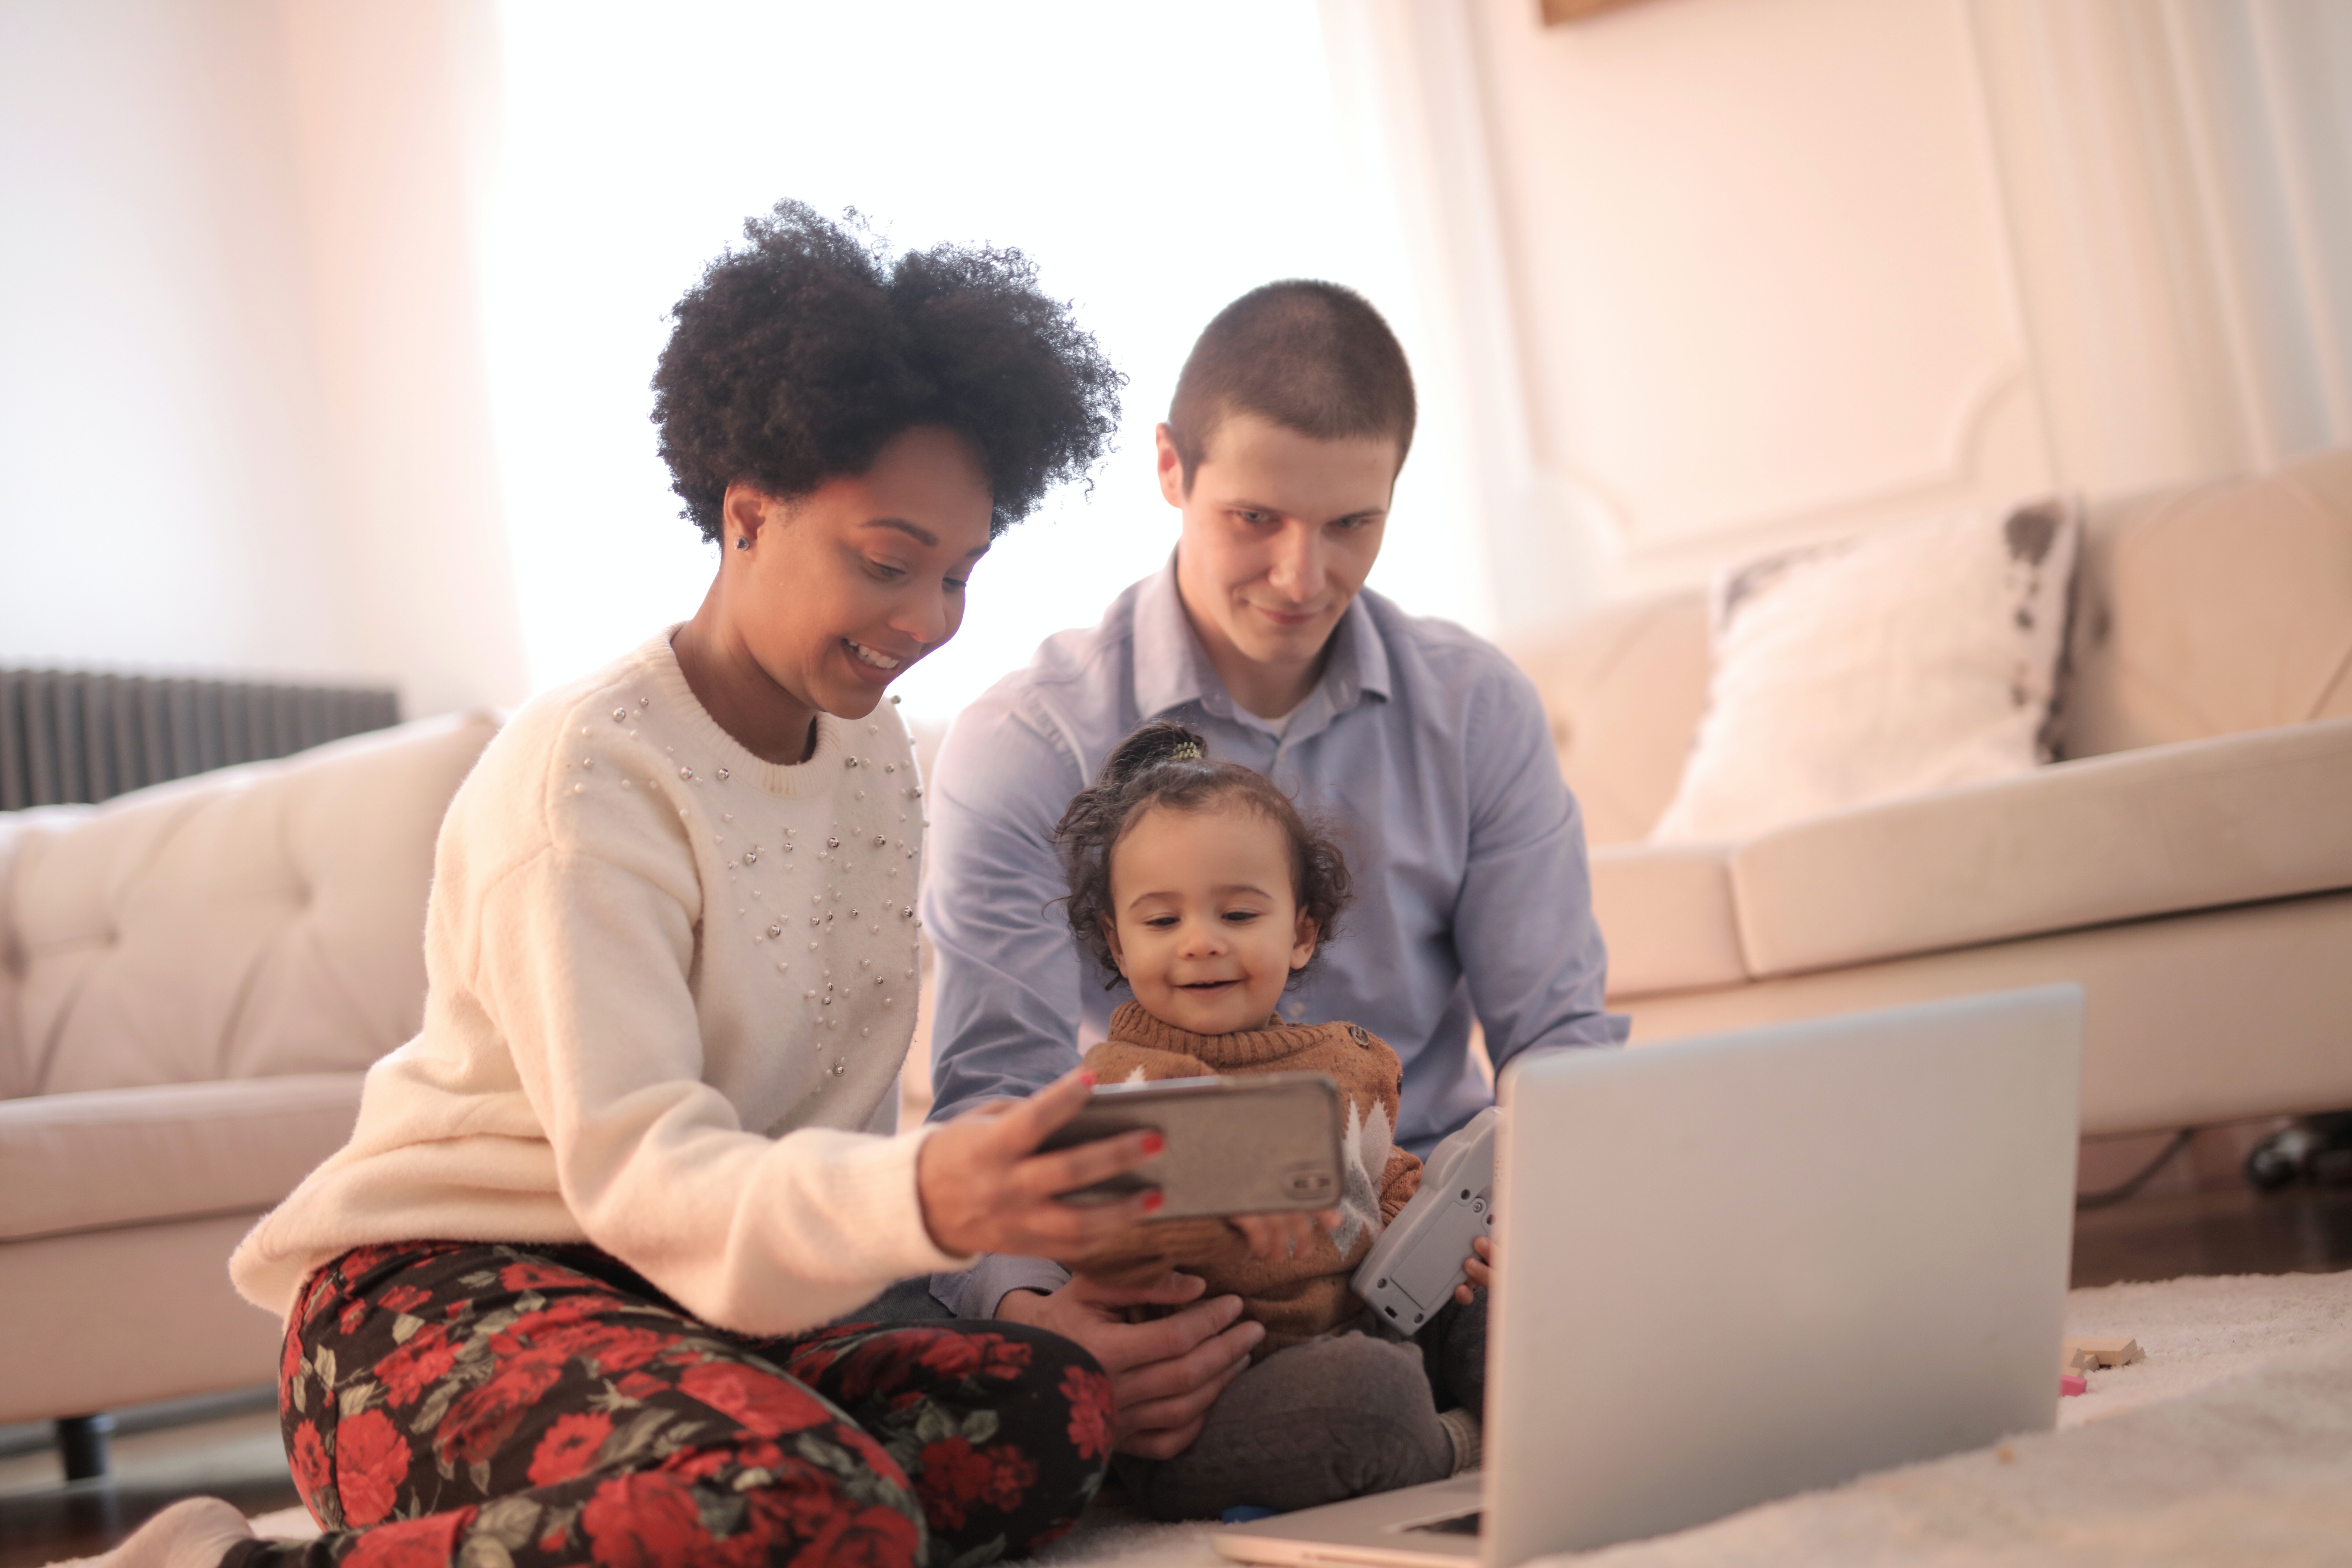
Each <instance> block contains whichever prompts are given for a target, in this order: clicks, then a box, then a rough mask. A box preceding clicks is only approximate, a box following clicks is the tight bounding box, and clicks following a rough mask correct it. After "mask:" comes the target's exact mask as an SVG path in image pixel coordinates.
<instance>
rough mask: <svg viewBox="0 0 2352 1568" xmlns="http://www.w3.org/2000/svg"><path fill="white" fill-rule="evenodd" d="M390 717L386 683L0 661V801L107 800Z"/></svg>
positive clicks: (394, 706) (386, 722) (5, 805)
mask: <svg viewBox="0 0 2352 1568" xmlns="http://www.w3.org/2000/svg"><path fill="white" fill-rule="evenodd" d="M399 722H400V698H399V695H398V694H397V693H395V692H393V691H388V690H372V689H363V688H358V687H342V686H264V685H253V684H247V683H243V682H238V681H224V680H178V679H156V678H152V677H149V676H142V675H97V674H82V673H79V672H76V671H72V670H56V669H0V811H18V810H22V809H23V808H24V807H26V806H28V805H62V804H65V803H67V802H72V801H100V800H106V799H108V798H110V797H111V796H114V795H121V794H123V793H124V792H125V791H127V790H134V789H138V788H141V787H142V786H143V785H146V784H161V783H163V781H164V780H165V779H176V778H184V777H185V776H186V775H188V774H189V773H205V772H207V771H209V770H210V769H213V768H225V767H227V766H229V765H230V764H231V763H250V762H257V761H258V760H260V759H262V758H264V757H283V756H287V755H289V754H290V753H292V752H299V751H303V750H305V749H307V748H309V747H311V746H316V745H320V744H322V743H323V742H328V741H332V740H336V739H339V738H341V736H344V735H356V734H358V733H360V732H361V731H366V730H382V729H385V728H388V727H389V726H391V725H394V724H397V723H399Z"/></svg>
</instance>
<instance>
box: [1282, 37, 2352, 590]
mask: <svg viewBox="0 0 2352 1568" xmlns="http://www.w3.org/2000/svg"><path fill="white" fill-rule="evenodd" d="M1537 11H1538V8H1537V7H1536V6H1535V5H1533V4H1531V3H1527V4H1522V3H1518V0H1327V3H1326V5H1325V10H1324V15H1325V20H1326V26H1327V29H1328V31H1330V33H1331V34H1332V36H1333V37H1334V39H1335V46H1334V47H1335V57H1336V58H1339V59H1340V60H1341V61H1342V62H1343V63H1344V62H1346V61H1347V60H1349V58H1355V59H1357V60H1358V61H1359V62H1360V64H1359V67H1358V75H1359V77H1360V79H1362V80H1363V81H1365V82H1367V83H1368V84H1369V86H1368V87H1367V89H1366V90H1367V91H1368V92H1370V93H1371V94H1372V95H1374V96H1376V97H1378V98H1379V99H1380V100H1381V101H1382V103H1383V104H1384V106H1385V110H1386V116H1385V118H1386V128H1387V135H1388V138H1389V141H1390V142H1391V144H1403V145H1405V146H1406V147H1407V149H1408V150H1407V152H1406V153H1402V154H1395V153H1392V154H1391V174H1392V176H1393V184H1394V185H1395V188H1396V190H1397V192H1398V200H1399V202H1400V205H1401V206H1402V207H1403V208H1404V209H1405V210H1406V211H1407V212H1409V213H1412V214H1416V215H1418V219H1419V223H1418V227H1419V228H1420V230H1421V231H1422V232H1423V233H1424V234H1425V235H1427V236H1428V237H1429V239H1428V243H1426V244H1425V245H1424V246H1423V253H1422V255H1421V258H1420V261H1421V268H1420V277H1421V283H1422V288H1423V292H1424V293H1425V294H1426V295H1427V296H1428V297H1429V298H1430V299H1431V300H1434V301H1440V302H1446V301H1450V302H1451V304H1450V309H1451V310H1452V312H1453V316H1452V323H1451V324H1452V328H1453V348H1452V355H1453V358H1454V361H1455V363H1457V365H1458V367H1459V371H1460V376H1461V387H1460V395H1461V403H1462V406H1463V407H1464V409H1465V411H1467V414H1468V416H1469V417H1471V418H1472V419H1473V420H1474V421H1475V424H1476V426H1477V429H1478V435H1477V437H1476V439H1477V440H1478V442H1479V448H1478V462H1479V465H1480V470H1481V472H1480V479H1479V481H1478V482H1479V489H1480V493H1481V502H1482V507H1483V510H1484V515H1485V519H1486V528H1487V532H1488V536H1489V543H1488V552H1489V555H1490V558H1491V560H1492V562H1493V573H1494V584H1495V592H1496V599H1497V603H1498V609H1499V619H1500V621H1501V624H1502V625H1503V626H1504V627H1505V628H1506V629H1507V630H1512V631H1527V630H1533V629H1537V628H1539V627H1541V626H1544V625H1547V624H1549V623H1552V622H1556V621H1558V620H1559V619H1562V618H1565V617H1567V616H1570V615H1572V614H1573V613H1574V612H1575V611H1576V610H1577V609H1578V608H1580V607H1581V606H1582V605H1585V604H1588V603H1590V602H1591V601H1592V600H1594V599H1597V598H1601V597H1604V596H1608V595H1620V594H1626V593H1634V592H1642V591H1646V590H1650V589H1654V588H1659V587H1664V586H1679V585H1686V584H1696V583H1699V582H1703V581H1705V580H1706V576H1707V574H1709V573H1710V572H1711V571H1712V570H1713V569H1714V568H1716V567H1717V566H1719V565H1721V564H1723V563H1727V562H1732V561H1737V560H1739V559H1742V558H1744V557H1746V556H1748V555H1750V554H1753V553H1757V552H1764V551H1769V550H1771V549H1775V548H1779V547H1781V546H1784V545H1788V544H1792V543H1797V542H1804V541H1809V540H1812V539H1819V538H1824V537H1832V536H1838V535H1843V534H1848V533H1852V532H1854V531H1861V530H1864V529H1869V528H1874V527H1882V526H1886V525H1890V524H1895V523H1899V522H1901V521H1906V520H1908V519H1912V518H1916V517H1920V516H1924V515H1928V514H1932V513H1937V512H1943V511H1948V510H1955V509H1962V508H1969V509H1976V508H1988V507H1994V506H1999V505H2002V504H2005V503H2007V502H2009V501H2011V500H2017V499H2020V498H2021V497H2024V496H2026V495H2030V494H2032V493H2034V492H2036V491H2040V490H2045V489H2052V488H2061V487H2063V488H2078V489H2087V490H2091V491H2094V492H2105V491H2111V490H2116V489H2133V488H2139V487H2143V486H2147V485H2152V484H2158V483H2163V482H2168V481H2173V480H2179V479H2192V478H2197V477H2201V476H2207V475H2214V474H2221V473H2227V472H2231V471H2237V470H2241V469H2247V468H2263V467H2268V466H2271V465H2273V464H2275V463H2277V462H2279V461H2281V460H2283V459H2284V458H2288V457H2291V456H2293V455H2294V454H2296V453H2298V452H2302V451H2308V450H2312V449H2315V448H2316V447H2322V446H2326V445H2330V444H2334V443H2337V442H2342V441H2346V440H2352V393H2347V383H2352V168H2347V156H2352V135H2347V130H2352V105H2347V92H2352V7H2347V6H2344V5H2340V4H2332V3H2330V0H2203V3H2191V0H2065V3H2063V4H2059V3H2053V0H1646V3H1644V4H1642V5H1633V6H1629V7H1626V8H1623V9H1621V10H1615V11H1611V12H1608V13H1604V14H1602V15H1601V16H1595V17H1592V18H1590V19H1587V20H1584V21H1581V22H1578V23H1574V24H1570V25H1567V26H1556V27H1546V26H1543V25H1542V24H1541V22H1540V20H1539V19H1538V15H1537ZM1367 40H1369V42H1367ZM1446 308H1448V307H1447V306H1446V305H1445V304H1444V303H1440V304H1439V305H1437V306H1434V307H1433V309H1438V310H1444V309H1446Z"/></svg>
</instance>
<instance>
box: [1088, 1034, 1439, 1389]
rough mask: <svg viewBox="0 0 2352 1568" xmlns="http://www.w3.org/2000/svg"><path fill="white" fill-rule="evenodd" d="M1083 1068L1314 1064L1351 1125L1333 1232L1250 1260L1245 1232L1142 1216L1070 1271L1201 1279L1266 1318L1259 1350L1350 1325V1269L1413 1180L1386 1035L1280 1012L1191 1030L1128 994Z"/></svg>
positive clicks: (1164, 1073)
mask: <svg viewBox="0 0 2352 1568" xmlns="http://www.w3.org/2000/svg"><path fill="white" fill-rule="evenodd" d="M1086 1065H1087V1070H1088V1071H1090V1072H1092V1073H1093V1074H1094V1075H1095V1081H1096V1082H1097V1083H1125V1082H1132V1081H1134V1080H1135V1079H1162V1078H1202V1077H1206V1076H1208V1075H1209V1074H1212V1073H1224V1074H1239V1073H1256V1072H1319V1073H1324V1074H1327V1075H1328V1077H1329V1078H1330V1079H1332V1081H1333V1082H1335V1083H1337V1084H1338V1085H1339V1097H1340V1099H1341V1100H1343V1101H1345V1102H1346V1111H1345V1114H1346V1116H1347V1118H1348V1121H1347V1131H1346V1133H1345V1135H1344V1138H1343V1140H1342V1142H1341V1152H1342V1155H1343V1157H1344V1158H1343V1163H1342V1171H1341V1174H1342V1178H1343V1180H1344V1181H1345V1184H1346V1189H1347V1190H1346V1192H1345V1193H1344V1194H1342V1195H1341V1197H1340V1199H1339V1203H1338V1204H1337V1205H1334V1206H1336V1207H1337V1208H1338V1209H1339V1214H1340V1219H1341V1223H1340V1226H1339V1232H1338V1233H1337V1234H1336V1235H1328V1234H1325V1233H1324V1232H1323V1231H1322V1230H1321V1229H1320V1228H1319V1227H1318V1229H1317V1231H1316V1236H1315V1241H1314V1244H1313V1245H1312V1246H1311V1247H1308V1248H1307V1249H1305V1250H1304V1251H1302V1252H1301V1253H1300V1254H1299V1256H1298V1257H1297V1258H1254V1257H1252V1256H1251V1255H1250V1250H1249V1243H1248V1242H1247V1241H1246V1240H1244V1238H1243V1237H1242V1234H1241V1232H1240V1231H1238V1230H1236V1229H1235V1228H1234V1226H1230V1225H1227V1224H1226V1223H1225V1222H1224V1221H1223V1220H1220V1219H1170V1220H1147V1221H1146V1222H1144V1223H1143V1224H1142V1225H1139V1226H1136V1227H1135V1228H1134V1229H1133V1230H1130V1231H1129V1232H1127V1233H1126V1234H1125V1235H1123V1236H1121V1237H1118V1239H1117V1240H1115V1241H1114V1242H1112V1243H1111V1244H1110V1246H1109V1247H1106V1248H1105V1249H1104V1250H1102V1251H1100V1252H1098V1253H1096V1254H1095V1255H1094V1256H1093V1257H1091V1258H1087V1259H1086V1260H1085V1261H1083V1262H1081V1263H1079V1264H1077V1265H1076V1272H1078V1273H1080V1274H1083V1275H1086V1276H1087V1277H1088V1278H1089V1279H1100V1280H1105V1281H1108V1282H1115V1283H1127V1284H1133V1283H1142V1282H1145V1281H1148V1280H1150V1279H1157V1278H1158V1277H1159V1276H1160V1274H1161V1273H1162V1272H1164V1271H1165V1270H1167V1269H1169V1268H1181V1269H1183V1270H1185V1271H1186V1272H1187V1273H1191V1274H1198V1275H1201V1276H1202V1277H1203V1278H1204V1279H1207V1280H1208V1282H1209V1294H1211V1295H1222V1294H1224V1293H1225V1292H1227V1291H1231V1292H1233V1293H1234V1294H1235V1295H1238V1296H1240V1297H1241V1299H1242V1301H1243V1310H1244V1312H1246V1313H1247V1314H1248V1315H1249V1316H1250V1317H1253V1318H1255V1319H1256V1320H1257V1321H1259V1322H1261V1323H1264V1324H1265V1340H1264V1341H1263V1342H1260V1344H1259V1346H1258V1350H1257V1353H1258V1355H1260V1356H1264V1355H1265V1354H1267V1353H1269V1352H1273V1351H1276V1350H1279V1349H1281V1348H1282V1347H1283V1346H1285V1345H1293V1344H1297V1343H1298V1342H1301V1341H1303V1340H1311V1339H1313V1338H1315V1337H1316V1336H1317V1335H1318V1334H1325V1333H1328V1332H1330V1331H1332V1330H1334V1329H1337V1328H1341V1327H1344V1326H1346V1325H1347V1324H1349V1323H1350V1322H1352V1321H1354V1319H1355V1317H1356V1315H1357V1313H1358V1312H1359V1311H1360V1310H1362V1304H1361V1303H1360V1302H1359V1301H1358V1300H1356V1298H1355V1295H1354V1293H1353V1292H1352V1291H1350V1290H1349V1288H1348V1277H1349V1275H1350V1274H1352V1273H1354V1272H1355V1268H1356V1265H1357V1264H1359V1263H1360V1262H1362V1261H1363V1258H1364V1254H1365V1253H1367V1252H1369V1251H1370V1250H1371V1246H1372V1240H1373V1238H1374V1237H1377V1236H1378V1235H1380V1233H1381V1228H1382V1227H1383V1226H1386V1225H1387V1224H1388V1222H1389V1221H1391V1220H1392V1219H1394V1218H1395V1217H1396V1215H1397V1211H1398V1210H1399V1209H1402V1207H1404V1205H1406V1204H1407V1203H1409V1202H1411V1201H1412V1194H1414V1193H1415V1192H1416V1191H1418V1190H1419V1188H1420V1186H1421V1162H1420V1161H1419V1160H1417V1159H1415V1158H1414V1157H1413V1156H1412V1155H1411V1154H1408V1153H1406V1152H1404V1151H1403V1150H1402V1149H1398V1148H1394V1147H1391V1143H1390V1139H1391V1135H1392V1132H1393V1130H1394V1128H1395V1127H1396V1117H1397V1095H1398V1092H1399V1090H1400V1089H1402V1084H1403V1077H1404V1069H1403V1068H1402V1065H1401V1064H1400V1063H1399V1062H1398V1061H1397V1055H1396V1053H1395V1052H1394V1051H1392V1050H1391V1049H1389V1047H1388V1043H1387V1042H1386V1041H1384V1040H1382V1039H1381V1038H1380V1037H1378V1036H1376V1035H1374V1034H1371V1033H1370V1031H1368V1030H1365V1029H1361V1028H1359V1027H1357V1026H1355V1025H1353V1024H1317V1025H1313V1026H1307V1025H1299V1024H1285V1023H1284V1022H1283V1021H1282V1020H1281V1019H1280V1018H1279V1017H1275V1018H1269V1019H1267V1020H1266V1025H1265V1027H1264V1028H1262V1029H1244V1030H1240V1031H1238V1032H1236V1033H1234V1034H1230V1035H1194V1034H1189V1033H1187V1032H1186V1031H1184V1030H1182V1029H1177V1028H1171V1026H1168V1025H1166V1024H1163V1023H1161V1022H1160V1020H1159V1019H1157V1018H1155V1017H1153V1016H1151V1015H1150V1014H1149V1013H1147V1012H1145V1011H1144V1010H1143V1009H1142V1008H1141V1007H1140V1006H1139V1005H1137V1004H1135V1003H1133V1002H1129V1003H1128V1004H1126V1005H1124V1006H1122V1007H1120V1008H1119V1009H1118V1011H1117V1012H1116V1013H1113V1014H1112V1015H1111V1019H1110V1038H1108V1040H1105V1041H1104V1042H1103V1043H1102V1044H1101V1045H1099V1046H1097V1047H1095V1048H1094V1049H1093V1050H1090V1051H1088V1052H1087V1059H1086Z"/></svg>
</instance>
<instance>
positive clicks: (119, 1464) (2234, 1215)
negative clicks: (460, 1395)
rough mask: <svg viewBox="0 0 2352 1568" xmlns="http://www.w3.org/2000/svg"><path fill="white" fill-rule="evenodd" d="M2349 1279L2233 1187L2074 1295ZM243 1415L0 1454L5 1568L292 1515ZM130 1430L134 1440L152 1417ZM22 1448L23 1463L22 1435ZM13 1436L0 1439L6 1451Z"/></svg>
mask: <svg viewBox="0 0 2352 1568" xmlns="http://www.w3.org/2000/svg"><path fill="white" fill-rule="evenodd" d="M2340 1268H2352V1189H2346V1188H2338V1189H2333V1190H2312V1189H2299V1190H2296V1191H2294V1192H2291V1193H2285V1194H2274V1195H2271V1196H2263V1195H2259V1194H2255V1193H2254V1192H2252V1190H2251V1189H2248V1188H2245V1187H2242V1186H2229V1187H2216V1188H2208V1189H2204V1190H2200V1191H2188V1192H2174V1193H2166V1194H2151V1195H2147V1196H2143V1197H2139V1198H2135V1199H2133V1200H2132V1201H2131V1202H2129V1203H2125V1204H2118V1205H2116V1206H2115V1207H2113V1208H2109V1209H2101V1210H2095V1211H2093V1212H2091V1213H2087V1214H2084V1215H2081V1216H2080V1217H2079V1219H2078V1220H2077V1221H2076V1223H2075V1227H2074V1283H2075V1284H2076V1285H2077V1286H2084V1285H2111V1284H2116V1283H2118V1282H2121V1281H2124V1280H2130V1279H2174V1278H2176V1277H2178V1276H2179V1275H2183V1274H2286V1273H2298V1272H2310V1273H2320V1272H2330V1271H2333V1270H2336V1269H2340ZM224 1403H226V1404H227V1405H230V1406H231V1407H229V1408H223V1405H224ZM235 1404H236V1402H234V1401H230V1402H215V1404H214V1405H213V1406H211V1407H210V1408H209V1409H206V1410H204V1411H200V1412H197V1413H196V1414H198V1415H202V1416H203V1417H204V1418H202V1419H196V1420H187V1419H181V1420H179V1421H177V1422H176V1423H175V1424H173V1425H170V1426H161V1427H158V1428H156V1429H152V1430H144V1431H139V1430H133V1431H130V1432H128V1433H127V1435H124V1436H118V1437H116V1439H115V1441H114V1456H115V1469H114V1474H113V1475H112V1476H111V1477H110V1479H106V1480H100V1481H83V1482H79V1483H78V1484H75V1485H71V1486H68V1485H67V1484H65V1481H64V1479H63V1474H64V1472H63V1470H62V1468H60V1467H59V1465H58V1460H57V1457H56V1455H55V1453H54V1452H53V1451H49V1450H40V1451H35V1452H22V1451H20V1452H17V1453H15V1454H6V1453H5V1452H0V1568H38V1565H40V1564H43V1563H53V1562H56V1561H57V1560H58V1559H60V1558H65V1557H76V1556H86V1555H88V1554H89V1553H92V1552H102V1551H104V1550H105V1549H106V1548H107V1547H109V1546H110V1545H112V1544H113V1543H114V1542H117V1541H120V1540H121V1538H122V1537H123V1536H124V1535H127V1534H128V1533H130V1531H131V1530H133V1529H135V1528H136V1527H137V1526H138V1524H139V1522H140V1521H142V1520H143V1519H145V1518H147V1516H148V1515H150V1514H152V1513H153V1512H154V1511H156V1510H158V1509H161V1508H163V1506H165V1505H166V1504H168V1503H171V1502H173V1501H175V1500H178V1499H180V1498H183V1497H191V1496H196V1495H200V1494H201V1495H210V1496H213V1497H219V1498H226V1499H227V1500H229V1501H230V1502H232V1503H235V1504H236V1506H237V1507H238V1508H240V1509H243V1510H245V1511H246V1512H247V1513H262V1512H266V1511H268V1510H273V1509H280V1508H289V1507H292V1506H294V1505H295V1503H296V1502H298V1501H299V1499H297V1498H296V1496H295V1495H294V1484H293V1482H292V1480H291V1479H289V1477H288V1475H287V1472H286V1459H285V1456H284V1453H283V1451H282V1450H281V1448H280V1447H279V1443H278V1417H277V1414H276V1411H275V1409H274V1407H272V1406H271V1405H270V1404H269V1396H268V1392H267V1391H266V1390H257V1391H255V1393H254V1394H251V1395H248V1396H247V1398H246V1400H245V1401H244V1403H243V1405H242V1407H235ZM163 1414H164V1415H173V1414H176V1415H180V1416H182V1417H184V1416H186V1415H188V1414H189V1412H187V1411H186V1410H185V1409H183V1410H181V1411H179V1412H176V1413H174V1412H165V1413H163ZM123 1419H124V1423H125V1425H126V1426H131V1427H136V1426H139V1425H141V1413H137V1412H130V1413H125V1415H124V1416H123ZM13 1435H14V1436H16V1437H18V1439H19V1442H18V1444H17V1447H19V1448H20V1449H21V1447H22V1438H23V1436H24V1434H22V1433H21V1432H20V1433H16V1434H13ZM8 1436H12V1434H11V1433H9V1432H8V1431H7V1430H6V1429H0V1449H5V1447H6V1446H7V1445H6V1443H5V1439H6V1438H7V1437H8Z"/></svg>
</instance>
